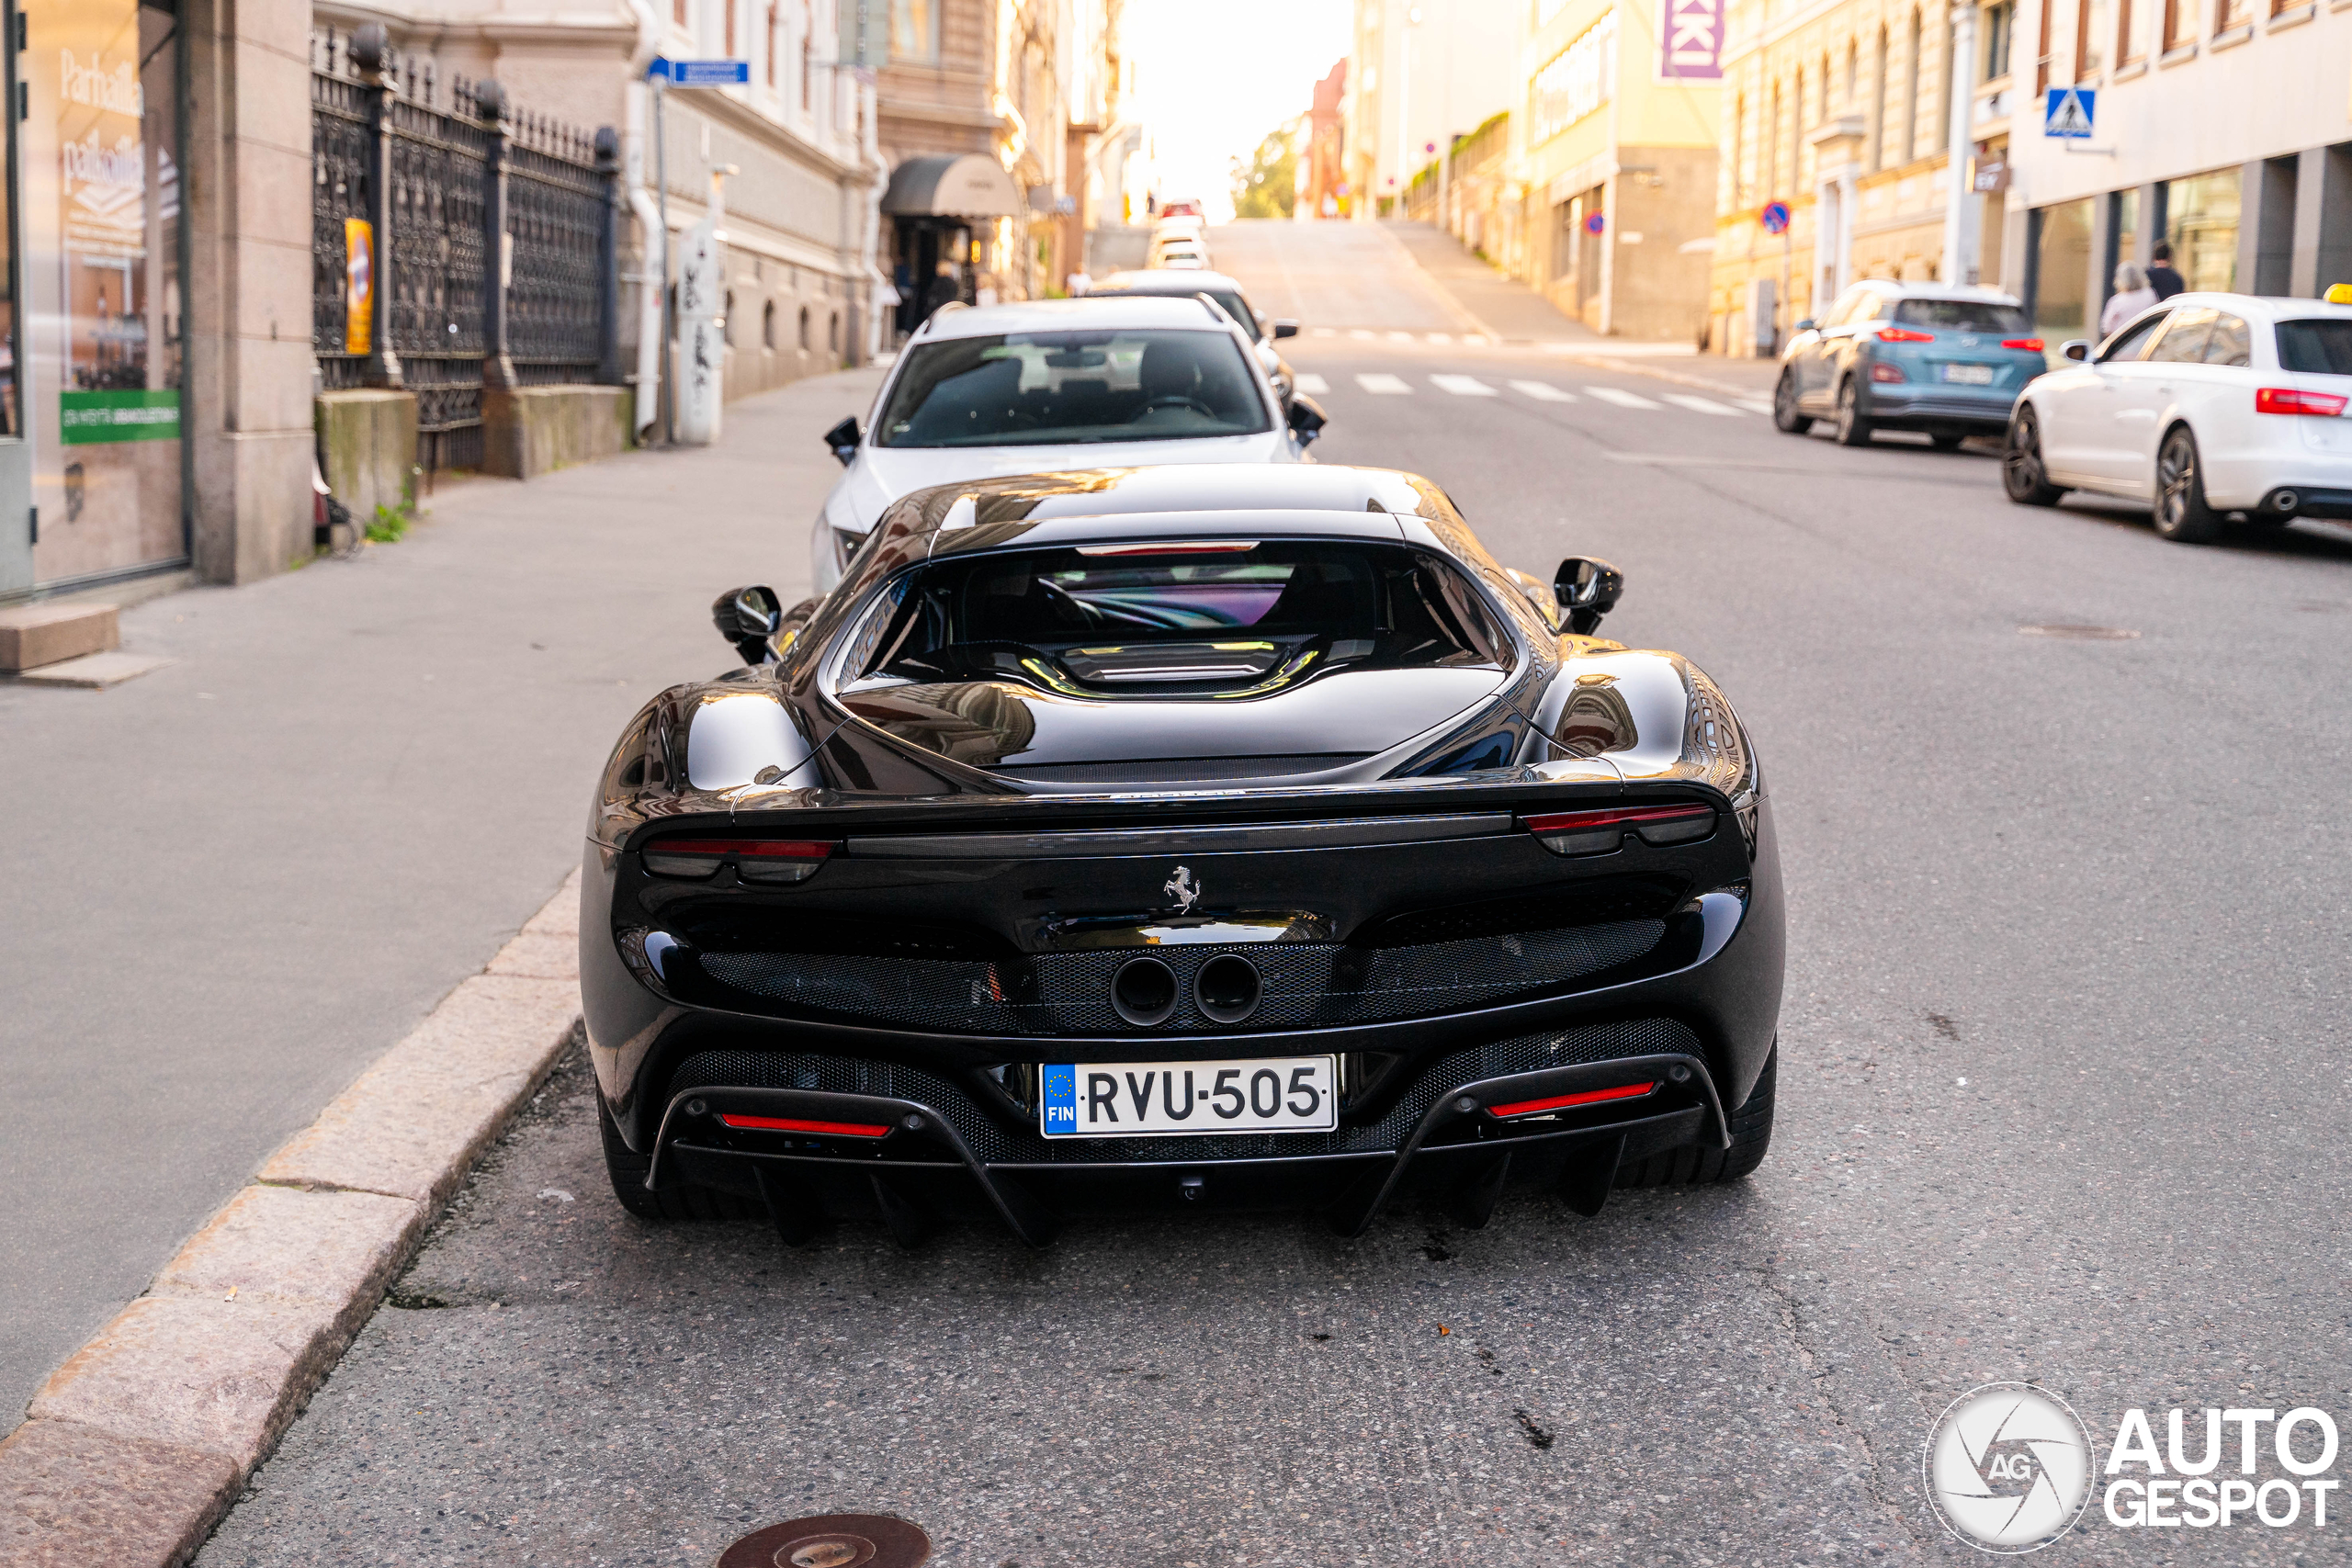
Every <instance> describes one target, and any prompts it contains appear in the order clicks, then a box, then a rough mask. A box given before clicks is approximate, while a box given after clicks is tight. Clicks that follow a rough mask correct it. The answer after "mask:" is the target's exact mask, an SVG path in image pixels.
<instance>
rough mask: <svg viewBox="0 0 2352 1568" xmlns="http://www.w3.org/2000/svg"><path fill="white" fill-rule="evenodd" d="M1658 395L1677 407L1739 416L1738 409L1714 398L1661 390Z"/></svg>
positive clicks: (1692, 410) (1731, 416)
mask: <svg viewBox="0 0 2352 1568" xmlns="http://www.w3.org/2000/svg"><path fill="white" fill-rule="evenodd" d="M1658 396H1659V397H1661V398H1664V399H1665V400H1667V401H1668V402H1669V403H1672V404H1673V405H1674V406H1675V407H1677V408H1684V409H1689V410H1690V411H1691V412H1692V413H1719V414H1722V415H1724V416H1725V417H1726V418H1730V419H1737V418H1738V417H1739V411H1738V410H1737V409H1736V408H1733V407H1732V406H1731V405H1730V404H1728V403H1719V402H1716V401H1715V400H1713V399H1712V398H1694V397H1692V396H1691V394H1690V393H1688V392H1660V393H1659V394H1658Z"/></svg>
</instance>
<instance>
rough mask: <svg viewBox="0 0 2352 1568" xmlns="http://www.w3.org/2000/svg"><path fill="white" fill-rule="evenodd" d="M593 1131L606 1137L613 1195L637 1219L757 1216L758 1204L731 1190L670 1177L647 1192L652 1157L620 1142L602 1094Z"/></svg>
mask: <svg viewBox="0 0 2352 1568" xmlns="http://www.w3.org/2000/svg"><path fill="white" fill-rule="evenodd" d="M596 1130H597V1132H598V1133H600V1134H603V1137H604V1140H605V1175H606V1176H607V1177H609V1178H610V1179H612V1183H613V1196H614V1197H616V1198H617V1199H619V1200H620V1202H621V1207H622V1208H624V1209H627V1210H628V1212H629V1213H632V1214H635V1215H636V1216H637V1217H638V1218H639V1219H640V1220H749V1219H756V1218H758V1217H759V1213H760V1211H759V1205H758V1204H756V1203H754V1202H752V1201H751V1200H750V1199H748V1198H739V1197H737V1196H736V1195H735V1194H734V1193H732V1192H720V1191H718V1190H714V1189H711V1188H708V1187H691V1186H688V1185H687V1184H686V1183H685V1182H684V1181H681V1180H679V1179H677V1177H675V1176H672V1177H671V1178H670V1179H668V1180H667V1181H665V1182H663V1183H662V1187H661V1189H660V1190H657V1191H649V1190H647V1189H646V1185H645V1173H646V1172H647V1171H649V1170H650V1169H651V1168H653V1161H652V1159H651V1158H650V1156H645V1155H640V1154H638V1153H636V1152H635V1151H633V1150H632V1149H630V1147H629V1146H628V1145H627V1144H625V1143H623V1142H621V1130H620V1128H619V1127H618V1126H616V1125H615V1124H614V1122H613V1113H612V1112H611V1111H607V1110H606V1109H605V1097H604V1096H603V1095H601V1094H599V1095H598V1096H596Z"/></svg>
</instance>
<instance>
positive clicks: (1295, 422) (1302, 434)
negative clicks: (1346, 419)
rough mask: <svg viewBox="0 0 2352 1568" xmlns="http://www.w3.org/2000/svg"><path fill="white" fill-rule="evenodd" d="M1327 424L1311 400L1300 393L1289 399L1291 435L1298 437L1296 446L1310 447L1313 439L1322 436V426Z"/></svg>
mask: <svg viewBox="0 0 2352 1568" xmlns="http://www.w3.org/2000/svg"><path fill="white" fill-rule="evenodd" d="M1327 423H1330V422H1329V420H1327V419H1326V418H1325V417H1324V414H1323V411H1322V410H1321V409H1320V408H1318V407H1317V406H1316V403H1315V400H1314V399H1313V398H1310V397H1308V396H1306V394H1305V393H1304V392H1301V393H1299V394H1297V395H1296V396H1295V397H1293V398H1292V399H1291V400H1290V428H1291V434H1294V435H1296V436H1297V437H1298V444H1299V445H1300V446H1312V445H1313V444H1314V441H1315V438H1316V437H1317V436H1318V435H1320V434H1323V427H1324V425H1326V424H1327Z"/></svg>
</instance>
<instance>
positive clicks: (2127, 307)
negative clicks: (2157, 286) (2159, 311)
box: [2098, 262, 2156, 337]
mask: <svg viewBox="0 0 2352 1568" xmlns="http://www.w3.org/2000/svg"><path fill="white" fill-rule="evenodd" d="M2155 302H2156V291H2155V290H2154V289H2153V288H2149V287H2148V275H2147V274H2146V273H2144V272H2142V271H2141V270H2140V269H2139V267H2138V266H2136V265H2133V264H2132V263H2131V262H2125V263H2124V264H2123V265H2120V266H2119V267H2117V268H2116V269H2115V292H2114V293H2113V294H2112V295H2110V296H2109V298H2108V301H2107V309H2106V310H2101V311H2100V312H2099V313H2098V335H2099V336H2101V337H2106V336H2107V335H2108V334H2109V333H2113V332H2115V331H2117V330H2118V329H2120V327H2121V326H2122V325H2123V323H2124V322H2126V321H2130V320H2131V318H2132V317H2134V316H2136V315H2138V314H2139V313H2140V312H2141V311H2143V310H2146V309H2147V308H2148V307H2149V306H2151V305H2153V304H2154V303H2155Z"/></svg>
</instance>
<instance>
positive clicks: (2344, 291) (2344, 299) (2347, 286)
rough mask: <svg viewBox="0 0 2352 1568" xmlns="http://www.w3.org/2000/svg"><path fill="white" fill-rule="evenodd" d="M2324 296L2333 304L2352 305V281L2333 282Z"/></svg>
mask: <svg viewBox="0 0 2352 1568" xmlns="http://www.w3.org/2000/svg"><path fill="white" fill-rule="evenodd" d="M2322 298H2323V299H2326V301H2327V302H2328V303H2329V304H2331V305H2352V283H2331V284H2329V285H2328V286H2327V292H2326V294H2324V296H2322Z"/></svg>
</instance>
